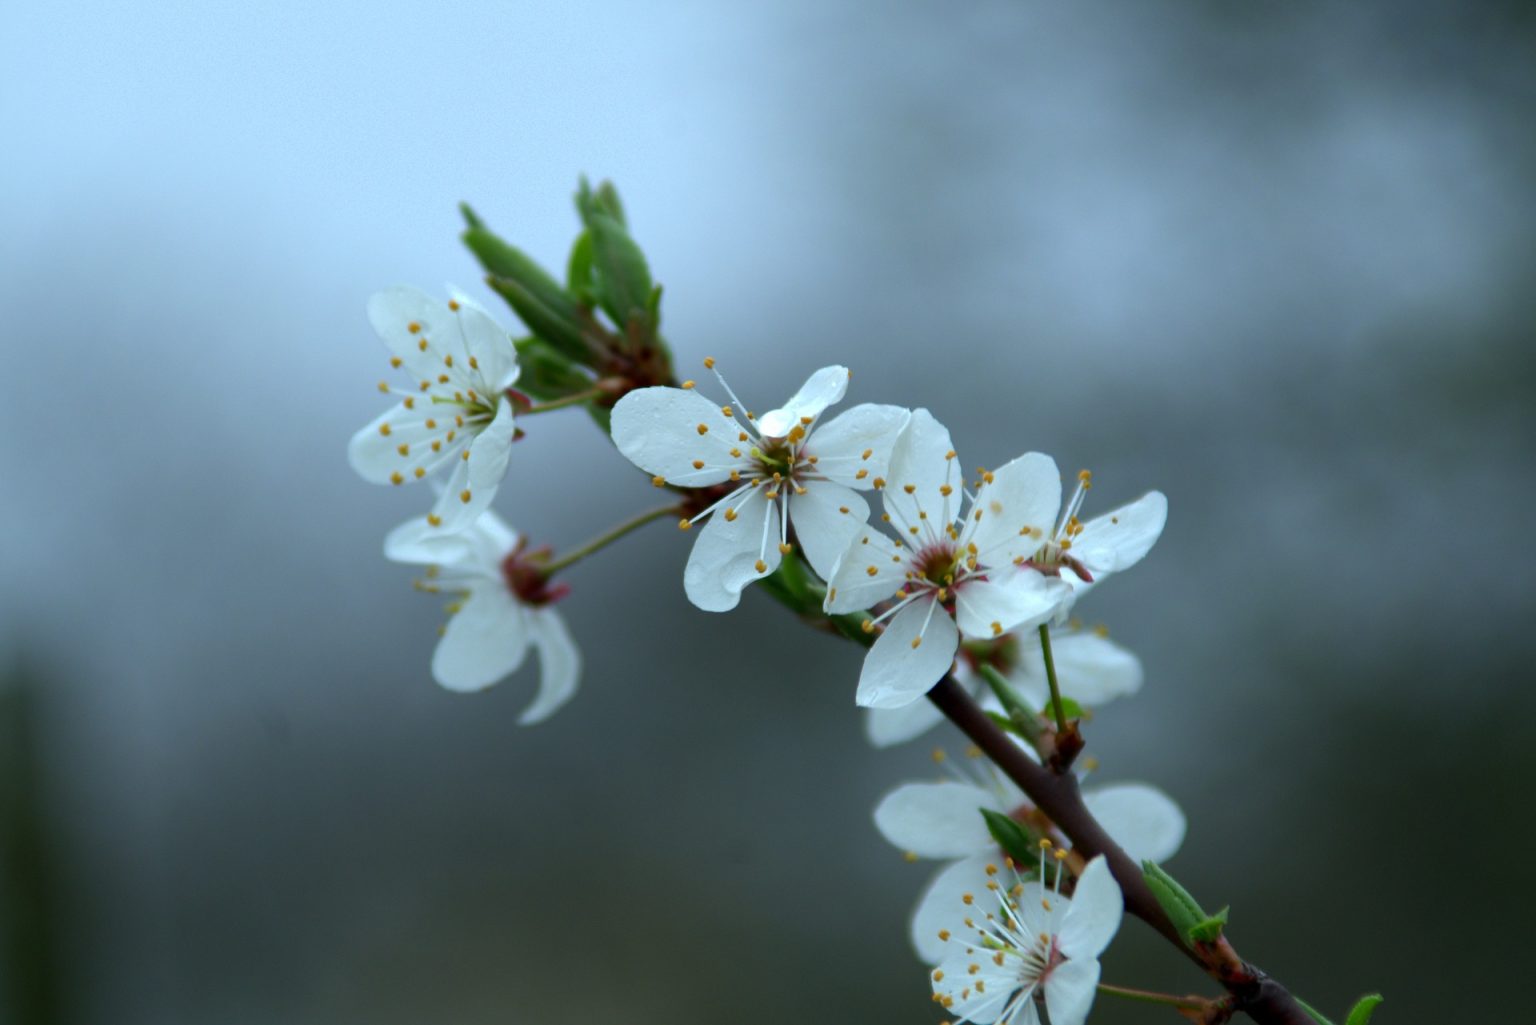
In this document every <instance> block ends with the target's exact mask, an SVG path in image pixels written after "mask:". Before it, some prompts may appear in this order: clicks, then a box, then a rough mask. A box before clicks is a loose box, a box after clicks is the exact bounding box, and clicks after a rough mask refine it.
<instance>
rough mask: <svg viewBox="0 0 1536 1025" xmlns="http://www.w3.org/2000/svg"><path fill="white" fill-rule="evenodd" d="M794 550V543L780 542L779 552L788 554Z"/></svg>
mask: <svg viewBox="0 0 1536 1025" xmlns="http://www.w3.org/2000/svg"><path fill="white" fill-rule="evenodd" d="M794 550H795V546H794V545H791V544H785V543H784V542H782V541H781V542H779V554H780V555H788V554H789V553H790V552H792V551H794Z"/></svg>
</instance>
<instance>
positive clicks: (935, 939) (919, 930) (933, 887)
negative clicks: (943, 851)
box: [911, 851, 998, 964]
mask: <svg viewBox="0 0 1536 1025" xmlns="http://www.w3.org/2000/svg"><path fill="white" fill-rule="evenodd" d="M995 864H998V857H997V853H996V852H995V851H994V852H991V853H988V854H973V855H971V856H970V857H968V858H964V859H962V860H960V861H956V862H954V863H953V864H951V865H949V866H947V867H946V868H945V869H943V871H941V872H938V873H935V875H934V877H933V879H932V880H930V881H929V883H928V887H927V889H925V890H924V891H923V895H922V897H921V898H920V899H919V900H918V902H917V909H916V910H915V911H914V912H913V913H912V926H911V934H912V946H913V947H914V948H915V949H916V950H917V956H918V957H919V958H921V959H922V961H923V963H924V964H938V963H939V962H940V961H943V960H944V959H945V958H947V957H949V956H950V955H951V954H953V953H955V952H956V951H960V950H964V949H965V944H966V940H967V937H968V933H966V931H965V918H966V916H967V915H972V914H973V913H974V909H973V908H972V907H971V906H970V905H967V904H966V903H964V900H963V898H964V896H965V895H966V894H967V893H969V894H970V895H971V897H972V899H973V900H975V899H979V898H980V897H981V895H983V894H985V893H987V892H988V891H987V881H988V880H989V879H990V878H991V877H990V876H988V875H987V866H988V865H995ZM941 932H948V933H949V934H950V938H949V939H948V940H943V939H940V938H939V934H940V933H941Z"/></svg>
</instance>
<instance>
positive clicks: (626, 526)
mask: <svg viewBox="0 0 1536 1025" xmlns="http://www.w3.org/2000/svg"><path fill="white" fill-rule="evenodd" d="M681 512H682V510H681V509H680V508H679V507H678V506H675V505H664V506H662V507H660V508H658V509H651V510H649V511H648V512H643V513H641V514H640V515H639V516H636V517H634V518H632V519H628V520H625V521H624V522H623V523H621V524H619V525H618V526H617V527H614V528H613V529H612V530H610V531H608V532H607V533H604V534H599V535H598V536H597V537H595V538H593V539H592V540H590V541H588V542H587V543H586V544H584V545H582V546H581V547H579V548H573V549H571V550H570V551H568V552H566V553H565V554H564V555H562V556H560V557H559V558H558V559H554V560H552V561H551V562H549V563H548V564H547V565H545V566H544V575H545V576H550V575H552V574H554V573H558V572H559V571H560V570H562V569H565V568H566V567H568V566H572V565H574V564H575V563H578V562H580V561H581V560H582V559H585V558H586V557H587V556H589V555H592V554H594V553H596V552H600V551H602V550H603V549H604V548H607V547H608V546H609V545H611V544H613V543H614V542H615V541H617V540H619V538H621V537H623V536H624V535H626V534H629V533H632V532H633V531H636V530H639V529H640V528H641V527H643V526H645V525H646V524H647V523H650V522H651V521H652V520H659V519H661V518H662V517H663V516H677V515H678V514H679V513H681Z"/></svg>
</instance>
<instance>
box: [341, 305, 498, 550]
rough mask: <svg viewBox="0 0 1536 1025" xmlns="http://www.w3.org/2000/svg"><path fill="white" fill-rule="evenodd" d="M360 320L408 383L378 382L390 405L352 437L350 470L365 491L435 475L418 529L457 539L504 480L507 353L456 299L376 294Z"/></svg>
mask: <svg viewBox="0 0 1536 1025" xmlns="http://www.w3.org/2000/svg"><path fill="white" fill-rule="evenodd" d="M368 319H369V320H370V321H371V322H372V323H373V329H374V330H375V331H376V332H378V335H379V337H380V338H381V339H383V341H384V344H385V346H387V347H388V349H389V351H390V360H389V361H390V364H391V365H392V366H394V367H395V368H396V369H399V370H401V371H403V372H404V373H405V374H407V375H408V377H409V380H410V384H409V385H408V386H407V387H405V388H394V387H391V386H390V384H389V383H388V382H387V381H381V382H380V383H379V390H380V391H381V392H384V393H386V394H390V395H398V396H400V401H399V402H398V403H396V404H395V405H394V406H393V407H391V408H390V409H388V410H386V411H385V412H384V413H382V414H381V415H380V416H379V417H378V418H376V419H375V420H374V421H373V422H372V423H370V424H369V425H368V426H366V427H364V428H363V429H362V430H360V431H358V432H357V433H356V434H355V435H353V436H352V441H351V444H350V445H349V446H348V448H347V456H348V458H349V459H350V461H351V463H352V467H353V469H355V470H356V471H357V472H358V473H359V474H361V475H362V476H363V478H364V479H365V480H368V481H371V482H373V483H375V484H407V483H410V482H412V481H417V480H422V479H424V478H427V477H428V476H429V475H432V474H436V473H438V472H440V471H444V470H446V471H447V481H446V484H445V485H444V486H443V488H442V490H441V492H440V493H439V494H438V498H437V503H436V505H434V506H433V508H432V511H431V512H430V513H429V514H428V515H427V518H426V520H427V525H428V526H429V527H431V528H433V529H434V530H440V531H442V532H444V533H451V532H454V531H458V530H463V529H466V528H468V527H469V525H470V524H472V523H474V522H475V520H476V518H477V517H478V516H479V515H480V514H481V513H482V512H484V511H485V510H486V509H488V508H489V507H490V504H491V499H492V498H494V497H495V495H496V489H497V488H498V487H499V486H500V484H501V479H502V477H503V476H504V475H505V474H506V469H507V458H508V456H509V455H510V454H511V446H512V438H513V434H514V431H515V428H514V426H513V423H512V418H513V416H512V402H511V401H510V400H509V399H508V398H507V397H506V391H507V389H508V388H509V387H511V385H512V383H513V382H514V381H516V380H517V372H518V368H517V352H516V350H515V349H514V348H513V346H512V340H511V338H510V336H509V335H508V334H507V332H505V331H504V330H502V329H501V327H499V326H498V325H497V323H496V322H495V321H494V320H493V319H491V316H490V314H489V313H487V312H485V310H483V309H481V308H480V307H479V306H478V305H477V304H475V303H474V302H472V301H471V300H469V299H468V298H467V297H465V296H463V295H459V294H458V293H454V294H453V296H452V297H451V298H450V299H448V301H447V302H444V301H442V300H440V299H434V298H433V297H431V296H429V295H427V294H426V293H424V292H421V291H418V290H416V289H414V288H405V287H397V288H390V289H386V290H384V291H382V292H377V293H375V294H374V296H373V297H372V298H371V299H370V300H369V301H368Z"/></svg>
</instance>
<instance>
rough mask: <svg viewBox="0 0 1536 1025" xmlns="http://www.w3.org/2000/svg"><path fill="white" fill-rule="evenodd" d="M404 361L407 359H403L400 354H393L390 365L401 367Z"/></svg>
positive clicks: (397, 368)
mask: <svg viewBox="0 0 1536 1025" xmlns="http://www.w3.org/2000/svg"><path fill="white" fill-rule="evenodd" d="M403 362H405V361H404V360H402V359H401V358H400V357H399V356H391V357H389V365H390V366H392V367H394V368H395V369H396V370H399V369H400V364H401V363H403Z"/></svg>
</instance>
